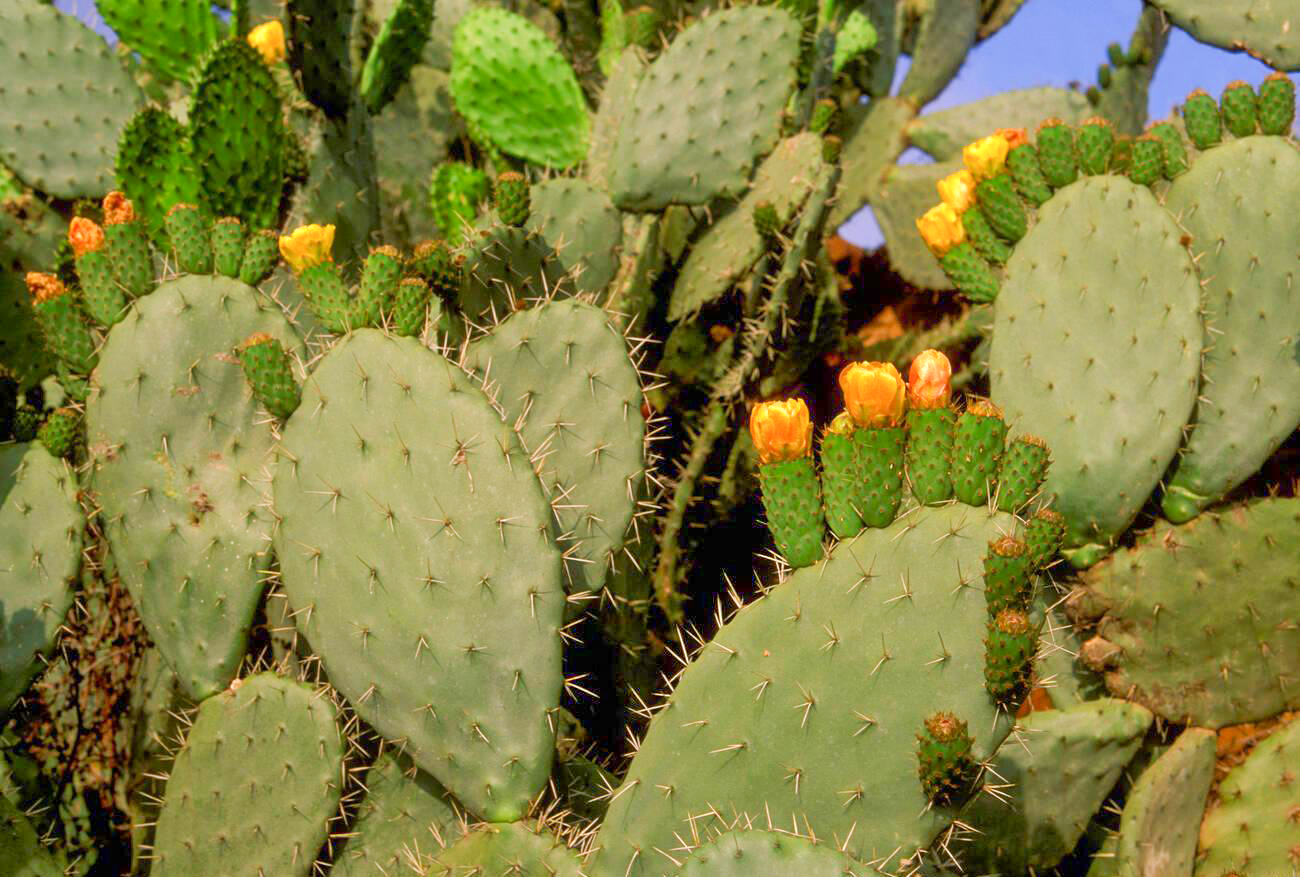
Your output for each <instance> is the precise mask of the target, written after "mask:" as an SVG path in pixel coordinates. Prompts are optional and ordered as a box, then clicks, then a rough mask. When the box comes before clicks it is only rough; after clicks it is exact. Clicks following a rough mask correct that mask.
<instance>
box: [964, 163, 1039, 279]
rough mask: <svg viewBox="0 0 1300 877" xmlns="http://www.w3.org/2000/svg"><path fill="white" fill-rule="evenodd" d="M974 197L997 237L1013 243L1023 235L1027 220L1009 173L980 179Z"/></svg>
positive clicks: (1027, 226) (1026, 227)
mask: <svg viewBox="0 0 1300 877" xmlns="http://www.w3.org/2000/svg"><path fill="white" fill-rule="evenodd" d="M998 139H999V140H1000V139H1001V138H1000V137H999V138H998ZM975 197H976V200H978V202H979V210H980V213H981V214H983V216H984V218H985V219H987V220H988V224H989V226H990V227H992V229H993V230H994V231H995V232H997V233H998V236H999V237H1002V238H1004V239H1006V240H1008V241H1010V242H1012V243H1015V242H1016V241H1018V240H1020V239H1021V238H1022V237H1024V236H1025V232H1026V231H1028V229H1029V220H1028V218H1027V217H1026V216H1025V208H1024V206H1023V205H1022V204H1021V203H1020V199H1019V198H1018V197H1017V196H1016V192H1015V187H1014V186H1013V185H1012V183H1011V176H1010V175H1009V174H1004V173H1000V174H997V175H995V176H992V177H989V178H988V179H985V180H980V181H979V183H977V184H976V186H975ZM1004 261H1005V260H1004Z"/></svg>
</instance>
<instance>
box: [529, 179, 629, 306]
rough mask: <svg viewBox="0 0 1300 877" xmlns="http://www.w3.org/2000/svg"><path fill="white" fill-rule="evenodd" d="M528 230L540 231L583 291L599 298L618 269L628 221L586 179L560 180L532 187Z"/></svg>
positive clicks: (578, 288)
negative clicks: (620, 247)
mask: <svg viewBox="0 0 1300 877" xmlns="http://www.w3.org/2000/svg"><path fill="white" fill-rule="evenodd" d="M531 201H532V213H531V214H530V215H529V217H528V226H529V227H530V228H532V229H533V230H535V231H536V232H538V233H539V234H540V235H541V236H542V240H544V241H545V242H546V243H547V245H548V246H550V247H551V249H553V250H555V255H556V258H557V259H559V261H560V264H561V265H562V266H563V267H564V270H565V271H567V272H570V273H571V274H572V276H573V285H574V286H575V287H576V288H577V290H578V291H579V292H585V293H591V294H599V293H600V292H602V291H604V289H605V287H607V286H608V285H609V282H610V281H611V280H613V279H614V274H615V272H617V271H618V247H619V244H621V243H622V241H623V220H622V217H621V216H620V214H619V212H618V211H617V210H615V209H614V205H613V204H611V203H610V201H609V196H608V195H606V194H605V193H604V192H603V191H601V190H600V189H598V188H596V187H595V186H593V185H591V184H590V183H588V182H586V181H584V180H576V179H570V178H566V177H558V178H556V179H553V180H546V181H544V182H541V183H538V184H537V185H535V186H533V187H532V192H531Z"/></svg>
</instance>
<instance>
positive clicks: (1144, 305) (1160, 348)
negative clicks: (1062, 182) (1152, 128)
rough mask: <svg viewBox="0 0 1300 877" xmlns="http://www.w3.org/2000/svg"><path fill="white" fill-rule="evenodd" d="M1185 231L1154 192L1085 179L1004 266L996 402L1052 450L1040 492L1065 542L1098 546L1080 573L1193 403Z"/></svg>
mask: <svg viewBox="0 0 1300 877" xmlns="http://www.w3.org/2000/svg"><path fill="white" fill-rule="evenodd" d="M1121 216H1122V221H1117V217H1121ZM1182 234H1183V232H1182V230H1181V229H1180V228H1179V227H1178V225H1177V224H1176V223H1175V222H1174V219H1173V217H1172V216H1170V214H1169V213H1168V212H1166V211H1165V210H1164V209H1163V208H1161V207H1160V206H1159V205H1158V204H1157V203H1156V201H1155V198H1154V197H1153V196H1152V194H1151V192H1150V191H1149V190H1147V189H1145V188H1142V187H1139V186H1137V185H1135V184H1133V183H1131V182H1129V181H1128V180H1126V179H1123V178H1121V177H1116V176H1102V177H1089V178H1085V179H1082V180H1079V181H1078V182H1076V183H1074V184H1073V185H1071V186H1069V187H1068V188H1066V189H1063V190H1061V191H1059V192H1057V193H1056V195H1055V196H1054V197H1053V198H1052V200H1051V201H1049V202H1048V203H1047V204H1046V205H1044V206H1043V208H1042V210H1040V211H1039V215H1038V224H1037V225H1035V226H1034V227H1033V228H1032V229H1030V231H1029V234H1027V235H1026V236H1025V238H1024V239H1023V240H1022V241H1021V242H1020V244H1019V245H1018V246H1017V247H1016V251H1015V253H1014V254H1013V255H1012V257H1011V260H1010V261H1009V262H1008V263H1007V274H1006V279H1005V280H1004V282H1003V284H1002V291H1001V293H1000V294H999V295H998V301H997V305H996V307H995V317H994V330H993V339H994V340H993V349H992V352H991V355H990V359H989V376H990V381H991V386H992V396H993V401H994V402H996V403H997V404H998V405H1000V406H1002V408H1003V410H1004V412H1005V414H1006V419H1007V422H1008V423H1009V424H1011V425H1012V427H1013V428H1014V429H1016V430H1017V431H1020V432H1026V433H1032V434H1034V435H1037V436H1041V437H1042V438H1043V439H1044V440H1045V441H1046V442H1047V445H1048V447H1049V448H1051V451H1052V458H1053V460H1054V461H1055V462H1054V463H1053V465H1052V469H1051V472H1049V473H1048V476H1047V481H1046V482H1045V484H1044V490H1045V492H1046V493H1049V494H1055V495H1056V497H1057V500H1056V508H1057V510H1058V511H1059V512H1061V513H1062V514H1063V515H1065V517H1066V520H1067V521H1069V526H1070V530H1069V535H1068V536H1067V539H1066V542H1067V545H1069V546H1070V547H1079V546H1084V545H1090V544H1091V545H1093V546H1094V548H1092V549H1090V550H1089V552H1086V553H1085V554H1084V555H1079V556H1078V558H1077V560H1078V561H1079V562H1082V561H1084V560H1085V555H1087V554H1092V555H1095V554H1096V553H1098V552H1104V550H1105V547H1104V546H1106V545H1108V544H1109V543H1110V541H1111V540H1112V539H1114V538H1115V537H1116V536H1117V535H1118V534H1119V533H1121V532H1123V531H1124V529H1125V528H1126V527H1127V526H1128V524H1129V522H1130V521H1132V520H1133V518H1134V516H1136V515H1137V512H1138V510H1139V509H1140V508H1141V507H1142V504H1143V503H1144V502H1145V501H1146V498H1147V496H1148V495H1149V494H1150V493H1151V491H1152V489H1153V488H1154V487H1155V486H1156V483H1157V482H1158V481H1159V479H1160V477H1161V475H1163V474H1164V471H1165V468H1166V467H1167V466H1168V465H1169V462H1170V460H1172V459H1173V456H1174V454H1175V452H1176V451H1177V449H1178V444H1179V442H1180V440H1181V438H1182V426H1183V424H1184V423H1186V422H1187V418H1188V415H1189V414H1190V413H1191V410H1192V405H1193V404H1194V402H1195V400H1196V381H1197V374H1198V372H1199V365H1200V351H1201V346H1202V334H1203V331H1202V327H1201V320H1200V315H1199V306H1200V300H1201V291H1200V285H1199V282H1198V278H1197V275H1196V269H1195V267H1194V265H1193V263H1192V261H1191V258H1190V257H1189V255H1188V253H1187V251H1186V250H1185V249H1184V248H1183V246H1182V244H1181V243H1180V239H1181V237H1182ZM1103 436H1104V440H1102V439H1101V438H1100V437H1103ZM1086 559H1087V560H1093V559H1095V557H1086Z"/></svg>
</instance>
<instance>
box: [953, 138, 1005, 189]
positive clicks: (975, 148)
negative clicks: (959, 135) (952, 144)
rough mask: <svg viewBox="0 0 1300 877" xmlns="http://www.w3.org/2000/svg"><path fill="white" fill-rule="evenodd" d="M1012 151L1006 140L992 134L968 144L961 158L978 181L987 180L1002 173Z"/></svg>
mask: <svg viewBox="0 0 1300 877" xmlns="http://www.w3.org/2000/svg"><path fill="white" fill-rule="evenodd" d="M1010 151H1011V147H1010V146H1009V145H1008V144H1007V141H1006V138H1004V137H1000V136H998V135H997V134H991V135H989V136H988V137H981V138H980V139H979V140H976V141H975V142H974V143H968V144H966V148H965V149H963V150H962V151H961V158H962V161H964V162H965V163H966V170H968V171H970V172H971V175H972V176H974V177H975V179H976V181H979V180H987V179H988V178H989V177H994V176H997V175H998V174H999V173H1001V171H1002V166H1003V165H1005V164H1006V163H1007V153H1008V152H1010Z"/></svg>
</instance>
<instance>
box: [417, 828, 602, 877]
mask: <svg viewBox="0 0 1300 877" xmlns="http://www.w3.org/2000/svg"><path fill="white" fill-rule="evenodd" d="M429 873H431V874H445V875H448V877H451V875H459V874H466V875H470V874H481V875H483V877H495V875H502V877H504V875H510V877H582V875H583V870H582V863H581V862H580V861H579V859H578V857H577V855H576V851H574V850H570V849H569V848H567V847H566V846H565V845H564V844H563V843H562V842H561V841H560V839H559V838H557V837H555V836H554V835H553V834H551V833H550V832H549V831H547V830H546V829H545V828H540V827H534V826H533V825H531V824H529V823H525V822H516V823H514V824H512V825H487V826H484V827H482V828H478V829H476V830H474V831H472V832H470V833H469V834H467V835H465V836H464V837H463V838H461V839H460V840H459V841H457V842H456V843H455V844H454V845H452V846H450V847H448V848H447V849H445V850H443V851H442V852H441V853H439V854H438V857H437V859H436V860H435V861H434V865H433V869H432V870H431V871H430V872H429Z"/></svg>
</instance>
